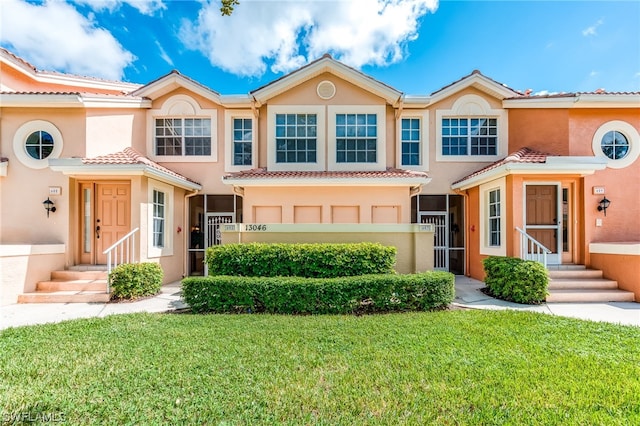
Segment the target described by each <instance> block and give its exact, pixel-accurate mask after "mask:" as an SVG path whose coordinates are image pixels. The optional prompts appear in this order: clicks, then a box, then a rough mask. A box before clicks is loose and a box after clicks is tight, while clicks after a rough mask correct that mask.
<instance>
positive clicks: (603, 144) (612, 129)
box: [591, 120, 640, 169]
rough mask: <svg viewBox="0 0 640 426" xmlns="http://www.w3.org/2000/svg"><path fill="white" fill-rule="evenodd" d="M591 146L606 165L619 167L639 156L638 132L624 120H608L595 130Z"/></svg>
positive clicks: (639, 138) (639, 134) (627, 164)
mask: <svg viewBox="0 0 640 426" xmlns="http://www.w3.org/2000/svg"><path fill="white" fill-rule="evenodd" d="M591 147H592V149H593V153H594V155H595V156H596V157H599V158H601V159H602V160H604V161H606V163H607V167H610V168H612V169H621V168H623V167H627V166H629V165H631V164H632V163H633V162H635V161H636V160H637V159H638V157H639V156H640V133H638V129H636V128H635V127H634V126H633V125H631V124H629V123H627V122H626V121H622V120H613V121H608V122H606V123H604V124H602V125H601V126H600V127H599V128H598V130H596V132H595V134H594V135H593V140H592V142H591Z"/></svg>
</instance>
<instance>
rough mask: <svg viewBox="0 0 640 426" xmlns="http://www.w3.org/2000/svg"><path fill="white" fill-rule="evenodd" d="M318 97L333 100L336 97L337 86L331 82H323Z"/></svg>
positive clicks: (319, 87)
mask: <svg viewBox="0 0 640 426" xmlns="http://www.w3.org/2000/svg"><path fill="white" fill-rule="evenodd" d="M317 92H318V96H320V98H322V99H331V98H333V97H334V96H335V95H336V86H334V84H333V83H332V82H330V81H327V80H325V81H321V82H320V83H318V87H317Z"/></svg>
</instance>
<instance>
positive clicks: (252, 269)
mask: <svg viewBox="0 0 640 426" xmlns="http://www.w3.org/2000/svg"><path fill="white" fill-rule="evenodd" d="M396 253H397V249H396V248H395V247H388V246H383V245H381V244H376V243H354V244H284V243H275V244H265V243H250V244H225V245H220V246H213V247H210V248H208V249H207V252H206V257H205V262H206V263H207V266H208V270H209V275H237V276H245V277H277V276H281V277H308V278H331V277H339V276H355V275H368V274H391V273H394V267H395V263H396Z"/></svg>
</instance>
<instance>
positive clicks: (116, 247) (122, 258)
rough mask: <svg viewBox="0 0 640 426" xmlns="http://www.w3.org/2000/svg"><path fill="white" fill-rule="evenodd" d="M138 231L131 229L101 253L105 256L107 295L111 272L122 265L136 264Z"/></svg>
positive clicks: (109, 289) (109, 290)
mask: <svg viewBox="0 0 640 426" xmlns="http://www.w3.org/2000/svg"><path fill="white" fill-rule="evenodd" d="M139 230H140V228H135V229H132V230H131V231H130V232H129V233H128V234H127V235H125V236H124V237H122V238H120V239H119V240H118V241H116V242H115V243H113V245H111V247H109V248H108V249H106V250H105V251H104V252H103V254H106V255H107V277H108V278H107V293H111V288H110V287H111V270H112V269H113V268H115V267H116V266H118V265H120V264H123V263H136V232H138V231H139Z"/></svg>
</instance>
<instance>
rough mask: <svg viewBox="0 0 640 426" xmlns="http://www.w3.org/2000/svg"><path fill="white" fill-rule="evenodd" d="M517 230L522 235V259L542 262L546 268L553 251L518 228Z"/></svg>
mask: <svg viewBox="0 0 640 426" xmlns="http://www.w3.org/2000/svg"><path fill="white" fill-rule="evenodd" d="M516 230H517V231H518V232H519V233H520V259H524V260H534V261H536V262H540V263H542V265H544V267H545V268H546V267H547V254H549V253H551V250H549V249H548V248H546V247H545V246H544V245H542V243H541V242H539V241H538V240H536V239H535V238H533V237H532V236H531V235H529V234H527V233H526V232H525V231H523V230H522V229H520V228H518V227H517V226H516Z"/></svg>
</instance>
